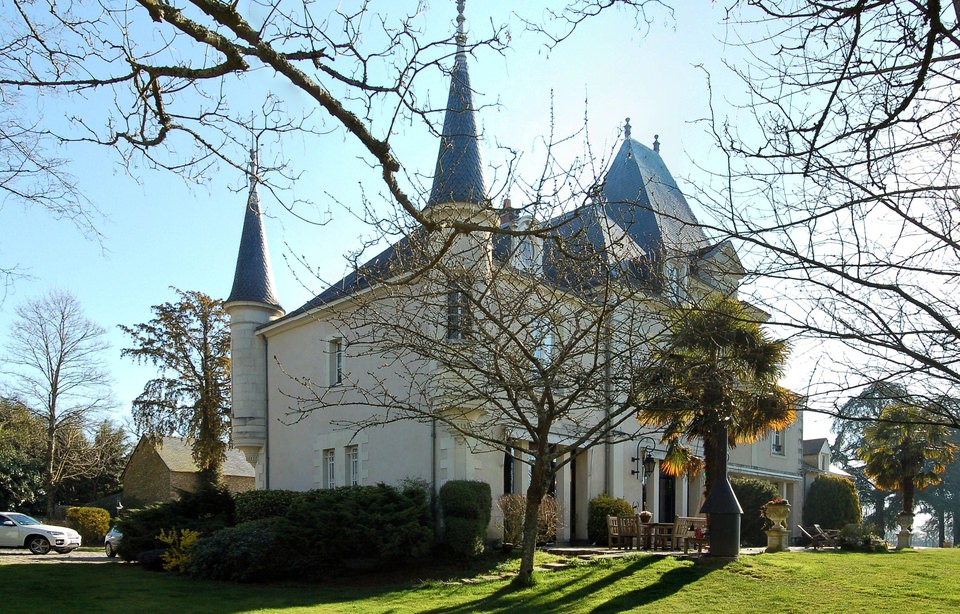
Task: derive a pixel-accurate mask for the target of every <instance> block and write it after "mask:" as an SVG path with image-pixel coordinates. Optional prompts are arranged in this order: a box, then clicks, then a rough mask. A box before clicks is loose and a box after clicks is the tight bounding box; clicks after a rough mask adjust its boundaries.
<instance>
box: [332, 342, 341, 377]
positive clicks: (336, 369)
mask: <svg viewBox="0 0 960 614" xmlns="http://www.w3.org/2000/svg"><path fill="white" fill-rule="evenodd" d="M342 383H343V339H334V340H333V341H331V342H330V385H331V386H337V385H339V384H342Z"/></svg>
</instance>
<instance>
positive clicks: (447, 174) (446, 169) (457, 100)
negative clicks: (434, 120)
mask: <svg viewBox="0 0 960 614" xmlns="http://www.w3.org/2000/svg"><path fill="white" fill-rule="evenodd" d="M459 36H460V35H458V38H459ZM449 202H463V203H475V204H478V205H484V204H487V193H486V188H485V187H484V182H483V161H482V159H481V158H480V144H479V142H478V136H477V121H476V117H475V115H474V107H473V90H472V89H471V88H470V73H469V71H468V70H467V53H466V51H465V50H464V49H463V46H462V45H461V46H460V47H459V49H458V50H457V55H456V59H455V61H454V64H453V70H451V71H450V94H449V96H448V97H447V109H446V115H445V116H444V119H443V133H442V134H441V137H440V151H439V152H438V154H437V167H436V171H435V172H434V175H433V188H432V189H431V190H430V198H429V199H428V200H427V206H430V205H439V204H441V203H449Z"/></svg>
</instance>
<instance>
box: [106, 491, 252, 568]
mask: <svg viewBox="0 0 960 614" xmlns="http://www.w3.org/2000/svg"><path fill="white" fill-rule="evenodd" d="M233 524H234V504H233V497H231V496H230V493H229V492H228V491H227V490H226V488H224V487H221V486H216V487H215V486H205V487H201V489H200V490H198V491H197V492H195V493H188V492H185V493H182V494H181V495H180V498H179V499H178V500H176V501H170V502H168V503H161V504H158V505H153V506H150V507H147V508H144V509H142V510H129V511H127V512H125V513H124V517H123V518H122V519H120V520H119V521H118V522H117V528H118V529H119V530H120V532H121V533H123V539H122V540H120V545H119V547H118V548H117V553H118V554H119V555H120V558H122V559H123V560H125V561H132V560H137V559H138V557H139V555H140V553H141V552H144V551H147V550H155V549H158V548H164V544H163V543H162V542H161V541H160V540H159V539H158V536H159V535H160V531H161V530H163V531H167V532H169V531H172V530H182V529H190V530H193V531H199V532H200V533H202V534H204V535H210V534H211V533H213V532H215V531H219V530H220V529H222V528H224V527H229V526H232V525H233Z"/></svg>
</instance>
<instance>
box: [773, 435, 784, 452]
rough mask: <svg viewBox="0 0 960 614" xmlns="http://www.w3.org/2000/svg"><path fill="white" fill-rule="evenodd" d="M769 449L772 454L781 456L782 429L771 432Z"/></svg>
mask: <svg viewBox="0 0 960 614" xmlns="http://www.w3.org/2000/svg"><path fill="white" fill-rule="evenodd" d="M770 451H771V452H773V453H774V454H777V455H780V456H783V454H784V450H783V431H782V430H777V431H774V432H773V445H771V446H770Z"/></svg>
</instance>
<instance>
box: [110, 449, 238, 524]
mask: <svg viewBox="0 0 960 614" xmlns="http://www.w3.org/2000/svg"><path fill="white" fill-rule="evenodd" d="M199 472H200V468H199V467H198V466H197V463H196V462H194V460H193V453H192V450H191V447H190V442H188V441H187V440H186V439H181V438H178V437H163V438H162V439H161V440H160V443H159V444H156V445H154V444H153V443H151V442H150V441H149V440H148V439H147V438H141V439H140V441H139V443H137V447H136V448H135V449H134V451H133V454H131V455H130V460H129V461H127V466H126V467H125V468H124V470H123V474H122V475H121V480H122V482H123V501H124V502H125V504H126V505H127V507H130V504H132V503H134V502H136V504H137V505H138V506H139V505H142V504H145V503H153V502H162V501H172V500H174V499H176V498H178V497H179V496H180V493H181V492H193V491H195V490H196V489H197V486H198V484H199ZM223 482H224V484H225V485H226V487H227V489H228V490H229V491H230V492H232V493H238V492H244V491H247V490H253V489H254V487H255V486H256V479H255V477H254V469H253V466H251V465H250V463H248V462H247V460H246V458H244V456H243V453H242V452H240V451H239V450H236V449H230V450H227V459H226V461H224V464H223ZM128 501H129V502H130V503H127V502H128Z"/></svg>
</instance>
